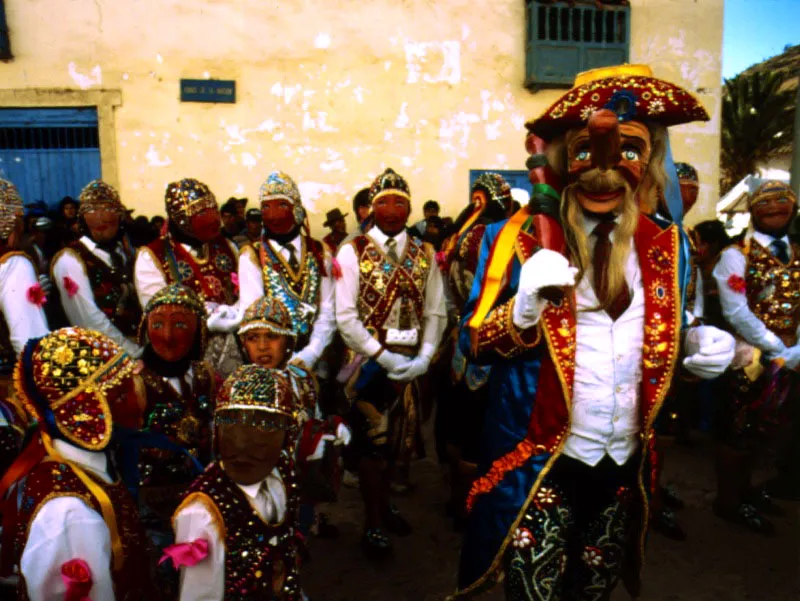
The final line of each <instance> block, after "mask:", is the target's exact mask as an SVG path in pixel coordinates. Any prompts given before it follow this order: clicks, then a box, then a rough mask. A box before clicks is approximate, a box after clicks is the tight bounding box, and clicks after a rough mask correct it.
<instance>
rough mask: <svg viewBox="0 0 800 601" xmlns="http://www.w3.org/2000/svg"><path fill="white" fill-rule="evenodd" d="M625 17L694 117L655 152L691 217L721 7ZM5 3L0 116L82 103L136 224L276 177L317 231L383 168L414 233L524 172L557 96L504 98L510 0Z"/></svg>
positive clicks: (518, 2)
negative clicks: (690, 179)
mask: <svg viewBox="0 0 800 601" xmlns="http://www.w3.org/2000/svg"><path fill="white" fill-rule="evenodd" d="M631 4H632V7H633V8H632V36H631V61H632V62H649V63H650V64H651V65H652V66H653V67H654V69H655V71H656V73H657V74H658V75H659V76H663V77H665V78H667V79H671V80H673V81H676V82H678V83H681V84H683V85H686V86H688V87H689V88H690V89H692V90H693V91H695V92H697V93H698V94H699V95H700V97H701V98H702V100H703V101H704V103H705V104H706V106H707V107H708V109H709V111H710V112H711V113H712V121H711V123H709V124H705V125H688V126H683V127H680V128H677V129H676V131H675V135H674V136H673V148H674V154H675V157H676V160H688V161H689V162H692V163H693V164H694V165H695V166H696V167H697V168H698V170H699V171H700V173H701V177H702V179H703V183H702V189H701V194H700V200H699V202H698V207H697V208H696V209H695V210H694V212H693V215H692V216H693V217H696V216H702V218H707V216H713V207H714V202H715V201H716V198H717V185H716V182H717V179H718V177H717V175H718V158H719V152H718V146H719V98H720V81H721V76H720V71H721V64H720V63H721V59H720V53H721V45H722V10H723V0H694V1H690V0H632V2H631ZM5 5H6V12H7V18H8V23H9V29H10V32H11V40H12V50H13V52H14V55H15V58H14V60H13V61H11V62H8V63H3V64H0V92H1V93H0V106H59V105H62V104H64V105H69V104H72V105H74V104H75V103H76V102H81V101H80V100H76V99H80V98H83V97H84V95H85V94H87V93H89V92H91V94H89V95H88V96H86V97H87V98H89V99H90V100H91V101H92V102H89V101H88V100H87V102H89V103H90V104H91V103H94V102H95V101H97V102H100V103H101V104H102V106H103V107H104V108H103V110H102V113H101V124H100V127H101V129H106V130H108V129H109V128H110V129H111V130H112V131H110V132H109V131H106V132H105V134H103V133H102V132H101V146H102V147H101V153H102V156H103V176H104V178H106V179H108V180H109V181H110V182H112V183H116V184H117V185H119V187H120V191H121V193H122V197H123V200H124V201H125V202H126V204H128V205H129V206H130V207H133V208H135V209H136V210H137V214H145V215H152V214H155V213H163V190H164V188H165V186H166V184H167V183H168V182H170V181H173V180H176V179H179V178H181V177H197V178H199V179H202V180H203V181H206V182H207V183H208V184H209V185H210V186H211V188H212V190H214V191H215V193H216V195H217V197H218V199H220V200H224V199H225V198H227V197H228V196H231V195H235V196H247V197H249V198H250V199H251V205H252V204H253V203H254V201H255V199H256V198H257V194H258V188H259V185H260V184H261V182H262V181H263V179H264V178H265V176H266V175H267V174H268V173H269V172H270V171H271V170H273V169H276V168H280V169H282V170H284V171H286V172H288V173H289V174H291V175H292V176H293V177H294V178H295V179H296V180H297V181H298V182H299V184H300V187H301V190H302V192H303V196H304V201H305V202H306V204H307V207H308V209H309V213H310V217H311V223H312V229H313V230H314V231H315V233H317V234H320V233H322V231H321V230H322V228H321V224H322V222H323V221H324V214H325V211H327V210H330V209H331V208H333V207H335V206H339V207H341V208H342V210H343V211H346V212H350V202H351V198H352V195H353V194H354V193H355V192H356V191H357V190H358V189H359V188H361V187H363V186H365V185H367V184H368V183H369V182H370V181H371V179H372V178H373V177H374V176H375V175H376V174H377V173H379V172H380V171H381V170H382V169H383V168H384V167H387V166H391V167H393V168H394V169H395V170H397V171H398V172H400V173H402V174H403V175H405V176H406V177H407V179H408V180H409V183H410V186H411V190H412V195H413V196H414V198H415V199H416V200H415V203H414V215H413V218H414V219H416V218H418V217H420V216H421V212H422V203H423V202H424V200H426V199H428V198H435V199H437V200H439V202H440V203H441V204H442V207H443V214H445V215H452V216H455V215H456V214H457V213H458V211H459V210H460V209H461V208H462V207H463V206H464V204H465V203H466V202H467V199H468V184H469V169H471V168H472V169H479V168H480V169H524V162H525V159H526V152H525V149H524V145H523V140H524V126H523V124H524V122H525V121H526V120H527V119H530V118H533V117H535V116H536V115H538V114H539V113H540V112H542V111H543V110H544V109H545V108H546V107H547V106H549V104H550V103H552V102H553V101H554V100H555V99H556V98H558V96H559V95H560V94H561V93H562V92H563V91H562V90H545V91H539V92H537V93H532V92H530V91H528V90H526V89H525V88H524V87H523V85H522V82H523V80H524V76H525V57H524V48H525V39H524V36H525V15H524V10H525V3H524V2H523V1H522V0H494V1H489V0H477V1H476V0H473V1H468V0H446V1H445V0H439V1H436V2H432V1H430V0H403V1H400V0H375V1H371V2H356V1H354V0H295V1H293V2H289V1H286V2H263V1H262V0H237V1H235V2H231V1H230V0H194V1H192V2H187V1H181V0H124V1H121V0H71V1H66V0H6V1H5ZM181 78H198V79H202V78H213V79H232V80H236V86H237V102H236V104H232V105H229V104H199V103H182V102H180V100H179V80H180V79H181ZM103 91H105V92H103ZM59 95H62V96H63V97H64V98H65V101H64V102H63V103H62V102H59V97H60V96H59ZM97 98H101V99H103V100H99V101H98V100H97ZM109 99H112V100H109ZM351 224H352V222H351Z"/></svg>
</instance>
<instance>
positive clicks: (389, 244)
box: [386, 238, 399, 263]
mask: <svg viewBox="0 0 800 601" xmlns="http://www.w3.org/2000/svg"><path fill="white" fill-rule="evenodd" d="M386 256H387V257H389V258H390V259H391V260H392V261H394V262H395V263H397V262H398V260H399V258H398V256H397V240H395V239H394V238H389V239H388V240H387V241H386Z"/></svg>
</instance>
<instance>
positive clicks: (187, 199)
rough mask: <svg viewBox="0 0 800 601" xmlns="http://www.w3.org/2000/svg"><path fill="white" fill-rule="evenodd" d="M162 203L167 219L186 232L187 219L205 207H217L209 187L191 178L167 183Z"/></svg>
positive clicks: (187, 230)
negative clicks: (164, 206)
mask: <svg viewBox="0 0 800 601" xmlns="http://www.w3.org/2000/svg"><path fill="white" fill-rule="evenodd" d="M164 204H165V205H166V210H167V217H168V218H169V220H170V221H171V222H173V223H175V224H176V225H177V226H178V227H179V228H180V229H181V230H183V231H185V232H187V233H190V232H191V226H190V225H189V219H191V218H192V217H193V216H194V215H197V214H198V213H200V212H201V211H203V210H205V209H216V208H218V207H217V199H216V197H215V196H214V193H213V192H211V190H210V189H209V187H208V186H206V185H205V184H204V183H203V182H200V181H197V180H196V179H191V178H186V179H182V180H180V181H178V182H172V183H171V184H167V191H166V193H165V194H164Z"/></svg>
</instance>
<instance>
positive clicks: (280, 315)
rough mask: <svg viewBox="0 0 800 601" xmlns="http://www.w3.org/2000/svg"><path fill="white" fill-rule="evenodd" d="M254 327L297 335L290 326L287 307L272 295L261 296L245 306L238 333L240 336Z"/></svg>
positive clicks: (292, 335) (286, 334)
mask: <svg viewBox="0 0 800 601" xmlns="http://www.w3.org/2000/svg"><path fill="white" fill-rule="evenodd" d="M256 329H265V330H269V331H271V332H275V333H276V334H282V335H284V336H291V337H292V338H294V337H296V336H297V333H296V332H295V331H294V329H293V328H292V316H291V314H290V313H289V309H287V308H286V305H284V304H283V303H281V302H280V301H279V300H278V299H277V298H275V297H274V296H262V297H261V298H260V299H258V300H257V301H256V302H254V303H253V304H252V305H250V306H249V307H247V310H246V311H245V312H244V317H243V318H242V323H241V324H240V326H239V332H238V334H239V335H240V336H241V335H242V334H244V333H245V332H249V331H250V330H256Z"/></svg>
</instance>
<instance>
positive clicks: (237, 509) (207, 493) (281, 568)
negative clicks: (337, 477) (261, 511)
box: [178, 451, 302, 601]
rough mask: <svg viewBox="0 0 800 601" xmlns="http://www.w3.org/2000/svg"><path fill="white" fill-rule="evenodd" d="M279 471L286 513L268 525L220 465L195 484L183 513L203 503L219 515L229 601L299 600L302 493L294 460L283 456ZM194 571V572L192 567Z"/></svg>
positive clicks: (209, 470) (208, 509)
mask: <svg viewBox="0 0 800 601" xmlns="http://www.w3.org/2000/svg"><path fill="white" fill-rule="evenodd" d="M278 471H279V472H280V474H281V478H282V480H283V484H284V486H285V487H286V499H287V504H286V514H285V516H284V519H283V521H282V522H281V523H279V524H268V523H266V522H264V520H262V519H261V517H260V516H259V515H258V513H256V511H255V510H254V509H253V507H252V506H251V505H250V502H249V501H248V500H247V497H245V495H244V493H243V492H242V491H241V489H240V488H238V487H237V486H236V484H235V483H234V482H233V481H232V480H231V479H230V478H229V477H228V476H227V475H226V474H225V472H224V471H223V470H222V468H221V467H219V465H217V464H216V463H213V464H211V465H210V466H209V467H208V469H207V470H206V471H205V472H204V473H203V474H202V475H201V476H200V477H198V478H197V480H195V481H194V482H193V483H192V485H191V487H190V489H189V492H188V493H187V495H186V498H185V499H184V501H183V503H182V504H181V507H180V508H178V513H179V512H180V510H181V508H183V507H186V506H187V505H189V504H190V503H192V502H200V503H202V504H203V505H204V507H205V508H206V509H207V511H209V513H210V514H211V515H212V516H215V521H216V523H217V527H218V529H219V532H220V536H221V538H223V539H224V541H225V601H274V600H277V599H280V600H281V601H300V600H301V599H302V593H301V591H300V585H299V583H298V580H297V574H298V556H297V545H298V540H299V539H298V535H297V492H296V483H295V479H294V473H293V472H294V467H293V465H292V460H291V459H290V458H289V456H288V454H287V452H286V451H284V452H283V455H282V457H281V460H280V463H279V465H278ZM188 569H191V568H188Z"/></svg>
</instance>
